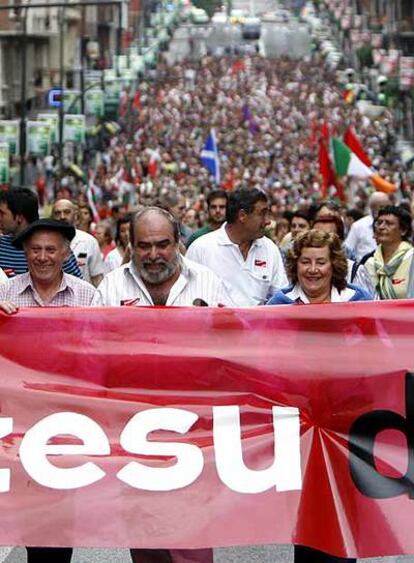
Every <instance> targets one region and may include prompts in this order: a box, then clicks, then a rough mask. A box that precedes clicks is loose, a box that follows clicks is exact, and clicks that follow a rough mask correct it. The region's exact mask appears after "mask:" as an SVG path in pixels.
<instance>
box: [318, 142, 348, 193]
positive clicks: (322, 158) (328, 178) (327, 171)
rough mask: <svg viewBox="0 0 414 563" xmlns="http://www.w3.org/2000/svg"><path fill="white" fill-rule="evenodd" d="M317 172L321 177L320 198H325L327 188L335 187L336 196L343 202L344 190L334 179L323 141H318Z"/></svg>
mask: <svg viewBox="0 0 414 563" xmlns="http://www.w3.org/2000/svg"><path fill="white" fill-rule="evenodd" d="M319 172H320V174H321V176H322V197H324V198H325V197H327V196H328V189H329V187H330V186H335V188H336V192H337V196H338V197H339V198H340V199H341V200H342V201H344V200H345V193H344V188H343V185H342V184H341V182H340V181H339V180H338V178H337V177H336V174H335V171H334V169H333V167H332V163H331V158H330V156H329V151H328V148H327V143H326V141H325V140H324V139H321V140H320V141H319Z"/></svg>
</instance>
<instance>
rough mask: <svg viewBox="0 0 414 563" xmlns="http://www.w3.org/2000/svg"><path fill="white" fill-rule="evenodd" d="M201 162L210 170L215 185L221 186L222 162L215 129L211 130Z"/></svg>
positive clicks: (202, 152)
mask: <svg viewBox="0 0 414 563" xmlns="http://www.w3.org/2000/svg"><path fill="white" fill-rule="evenodd" d="M201 162H202V163H203V164H204V166H205V167H206V168H207V170H209V172H210V173H211V175H212V176H214V181H215V183H216V184H217V185H218V184H220V162H219V154H218V149H217V141H216V133H215V131H214V129H211V130H210V133H209V135H208V137H207V141H206V142H205V145H204V147H203V150H202V151H201Z"/></svg>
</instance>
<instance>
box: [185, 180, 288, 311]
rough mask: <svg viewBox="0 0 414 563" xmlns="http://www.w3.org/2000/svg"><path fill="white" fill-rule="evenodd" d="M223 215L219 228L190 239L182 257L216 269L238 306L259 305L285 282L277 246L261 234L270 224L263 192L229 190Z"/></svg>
mask: <svg viewBox="0 0 414 563" xmlns="http://www.w3.org/2000/svg"><path fill="white" fill-rule="evenodd" d="M226 218H227V222H226V223H225V224H224V225H223V226H222V227H221V228H220V229H218V230H217V231H214V232H212V233H208V234H207V235H204V236H203V237H200V238H199V239H197V240H196V241H194V242H193V244H192V245H191V246H190V247H189V249H188V252H187V254H186V257H187V258H190V260H193V261H194V262H198V263H199V264H203V265H204V266H207V267H208V268H210V269H211V270H213V271H214V272H216V274H217V275H219V276H220V278H221V279H222V280H223V281H224V283H225V285H226V287H227V290H228V292H229V294H230V297H231V298H232V300H233V301H234V303H235V304H236V305H237V306H238V307H246V306H256V305H262V304H263V303H265V302H266V300H267V298H268V297H269V295H272V294H273V292H274V291H275V289H282V288H283V287H286V286H287V285H288V280H287V277H286V272H285V267H284V265H283V260H282V257H281V254H280V252H279V249H278V248H277V246H276V245H275V244H274V242H273V241H271V240H270V239H269V238H267V237H265V236H264V231H265V228H266V226H267V225H268V224H269V223H270V221H269V210H268V200H267V197H266V195H265V194H264V193H263V192H262V191H261V190H258V189H251V190H247V189H240V190H237V191H235V192H232V193H231V194H230V196H229V203H228V207H227V216H226Z"/></svg>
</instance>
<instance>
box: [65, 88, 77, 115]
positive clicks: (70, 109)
mask: <svg viewBox="0 0 414 563" xmlns="http://www.w3.org/2000/svg"><path fill="white" fill-rule="evenodd" d="M63 110H64V111H65V113H70V114H71V115H72V114H79V113H80V112H81V92H80V90H65V91H64V92H63Z"/></svg>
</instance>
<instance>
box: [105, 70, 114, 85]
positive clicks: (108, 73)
mask: <svg viewBox="0 0 414 563" xmlns="http://www.w3.org/2000/svg"><path fill="white" fill-rule="evenodd" d="M113 80H116V70H115V69H114V68H106V69H105V70H104V81H105V82H112V81H113Z"/></svg>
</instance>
